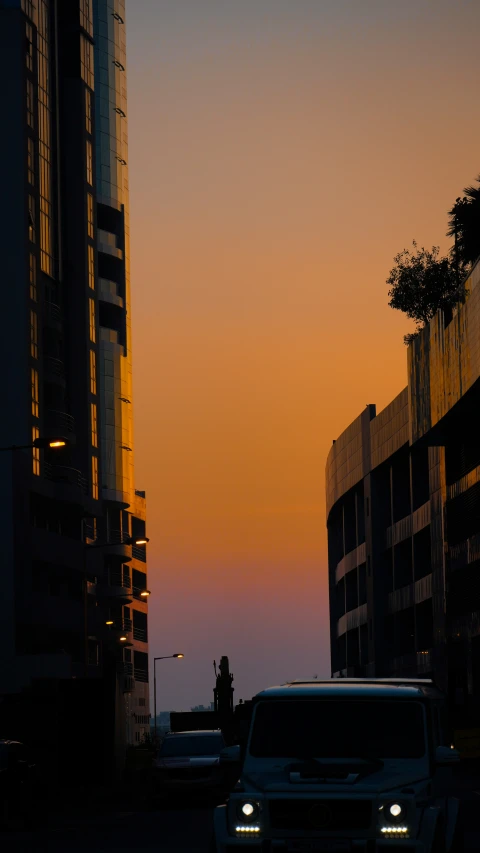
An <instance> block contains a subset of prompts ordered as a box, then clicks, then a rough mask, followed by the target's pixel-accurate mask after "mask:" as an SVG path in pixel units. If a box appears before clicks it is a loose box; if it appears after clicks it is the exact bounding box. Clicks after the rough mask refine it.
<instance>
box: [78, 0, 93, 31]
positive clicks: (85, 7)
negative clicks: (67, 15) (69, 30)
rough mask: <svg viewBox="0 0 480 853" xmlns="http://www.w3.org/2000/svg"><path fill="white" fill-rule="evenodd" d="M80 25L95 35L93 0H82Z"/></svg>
mask: <svg viewBox="0 0 480 853" xmlns="http://www.w3.org/2000/svg"><path fill="white" fill-rule="evenodd" d="M80 26H81V27H83V29H84V30H85V32H87V33H88V35H89V36H91V37H93V14H92V0H80Z"/></svg>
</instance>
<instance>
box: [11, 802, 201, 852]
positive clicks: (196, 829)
mask: <svg viewBox="0 0 480 853" xmlns="http://www.w3.org/2000/svg"><path fill="white" fill-rule="evenodd" d="M211 835H212V809H211V808H191V809H164V810H159V811H152V812H131V813H128V812H122V813H119V814H116V815H108V816H105V817H102V818H98V819H97V820H94V821H90V820H88V818H87V819H86V820H85V821H80V822H77V821H75V823H74V824H72V825H71V826H63V827H61V828H57V829H50V830H48V831H44V832H39V833H26V832H9V833H0V850H1V851H2V853H117V851H118V853H124V851H127V850H128V851H139V853H209V848H210V841H211Z"/></svg>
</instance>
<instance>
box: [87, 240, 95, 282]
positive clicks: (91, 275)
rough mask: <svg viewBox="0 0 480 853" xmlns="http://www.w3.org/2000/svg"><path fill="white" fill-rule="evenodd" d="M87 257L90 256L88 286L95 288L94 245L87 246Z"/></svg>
mask: <svg viewBox="0 0 480 853" xmlns="http://www.w3.org/2000/svg"><path fill="white" fill-rule="evenodd" d="M87 257H88V286H89V287H91V288H92V290H95V255H94V251H93V246H90V245H89V246H88V248H87Z"/></svg>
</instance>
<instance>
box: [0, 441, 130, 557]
mask: <svg viewBox="0 0 480 853" xmlns="http://www.w3.org/2000/svg"><path fill="white" fill-rule="evenodd" d="M68 444H69V442H68V439H66V438H60V437H55V438H36V439H34V441H32V443H31V444H10V445H8V446H7V447H0V453H1V452H2V451H6V450H12V451H13V450H32V449H34V448H35V449H37V450H45V449H46V448H47V447H48V448H49V449H51V450H57V449H58V448H60V447H67V446H68ZM142 544H143V543H142Z"/></svg>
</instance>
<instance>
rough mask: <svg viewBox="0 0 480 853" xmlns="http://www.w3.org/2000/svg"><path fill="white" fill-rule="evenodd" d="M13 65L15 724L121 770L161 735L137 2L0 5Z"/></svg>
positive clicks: (10, 579)
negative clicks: (138, 450) (141, 331)
mask: <svg viewBox="0 0 480 853" xmlns="http://www.w3.org/2000/svg"><path fill="white" fill-rule="evenodd" d="M0 71H1V74H2V79H3V80H7V79H8V81H9V84H8V86H7V87H6V89H5V99H4V113H3V118H2V134H0V155H1V156H0V183H1V186H2V197H3V204H2V207H1V212H0V217H1V227H0V247H1V255H2V264H1V268H0V290H1V295H2V304H3V311H4V318H5V322H4V332H3V334H2V336H1V338H0V352H1V359H2V367H3V371H2V388H3V390H2V418H0V447H2V448H4V447H10V446H13V445H17V446H18V445H22V446H24V449H20V450H9V451H5V452H1V453H0V507H1V511H0V537H1V539H2V545H3V554H2V556H3V559H2V567H1V570H0V583H1V587H2V593H3V595H2V603H3V618H2V619H1V620H0V699H2V701H0V727H1V731H2V734H6V735H7V736H11V737H19V738H20V739H25V738H27V739H28V738H30V739H32V738H33V739H34V740H35V739H36V740H37V741H38V743H39V744H40V743H41V742H42V739H43V740H44V741H48V739H49V738H50V739H51V740H58V739H59V738H60V737H61V736H62V733H65V732H66V731H68V730H71V728H72V726H73V727H74V728H75V726H79V727H81V728H82V734H83V738H82V737H80V738H79V748H78V752H79V756H80V755H87V754H88V749H87V747H88V743H92V744H93V743H94V744H95V748H96V750H97V753H98V751H99V750H98V748H97V747H98V744H100V743H102V744H107V747H106V749H105V755H104V758H105V760H106V762H107V764H108V763H110V764H111V757H112V755H113V754H115V755H116V760H117V765H121V763H122V754H123V753H124V746H125V745H126V743H128V742H131V743H135V742H139V741H140V740H141V738H142V735H143V734H144V733H145V732H147V731H148V730H149V719H148V706H149V702H148V645H147V640H148V628H147V595H148V590H147V570H146V544H135V543H141V542H142V540H143V542H144V543H145V540H146V536H145V518H146V516H145V493H144V492H140V491H138V490H135V486H134V473H133V455H134V453H133V451H134V447H133V431H132V421H133V413H132V409H133V398H132V357H131V329H130V278H129V218H128V153H127V143H128V140H127V102H126V43H125V3H124V2H123V0H95V2H92V0H36V2H35V3H33V2H32V0H0ZM53 438H57V439H59V440H61V441H63V442H65V447H63V448H51V447H49V440H51V439H53ZM42 709H43V710H42ZM32 719H33V720H35V721H36V723H35V724H33V723H32ZM32 725H33V728H32ZM69 760H70V762H71V754H70V757H69ZM102 760H103V759H102Z"/></svg>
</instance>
